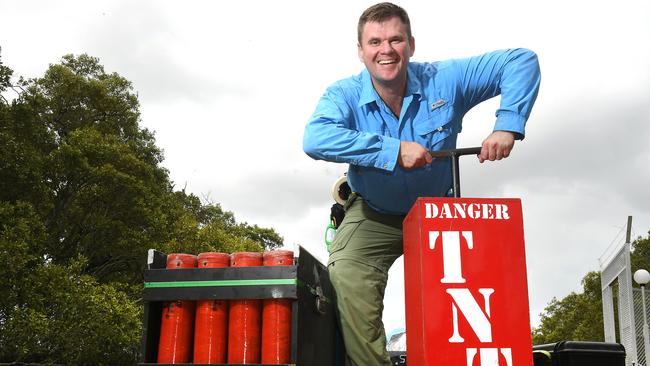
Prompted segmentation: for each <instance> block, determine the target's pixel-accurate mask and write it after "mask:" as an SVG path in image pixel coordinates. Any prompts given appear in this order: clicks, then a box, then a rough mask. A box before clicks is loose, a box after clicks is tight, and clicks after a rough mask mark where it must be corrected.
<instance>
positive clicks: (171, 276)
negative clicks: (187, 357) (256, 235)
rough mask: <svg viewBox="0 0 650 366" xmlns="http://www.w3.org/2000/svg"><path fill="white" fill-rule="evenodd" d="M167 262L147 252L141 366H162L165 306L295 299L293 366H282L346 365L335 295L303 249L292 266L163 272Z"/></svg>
mask: <svg viewBox="0 0 650 366" xmlns="http://www.w3.org/2000/svg"><path fill="white" fill-rule="evenodd" d="M166 257H167V256H166V255H165V254H164V253H162V252H159V251H156V250H150V251H149V258H148V268H149V269H147V270H146V271H145V273H144V282H145V289H144V295H143V300H144V322H143V331H142V343H141V350H142V353H141V363H140V364H139V365H161V364H158V363H156V360H157V356H158V340H159V339H160V320H161V318H162V310H163V303H164V301H173V300H205V299H220V300H234V299H270V298H288V299H294V301H293V303H292V320H291V363H290V364H286V366H289V365H297V366H339V365H343V364H344V361H343V359H344V355H345V350H344V346H343V342H342V339H341V335H340V333H339V331H338V328H337V326H336V318H335V313H334V311H335V308H334V292H333V289H332V285H331V283H330V281H329V275H328V273H327V268H325V266H324V265H323V264H321V263H320V262H319V261H318V260H317V259H316V258H314V257H313V256H312V255H311V254H310V253H309V252H308V251H307V250H305V249H304V248H302V247H299V250H298V257H297V258H296V261H295V263H296V264H295V265H293V266H268V267H236V268H235V267H228V268H200V269H199V268H190V269H173V270H167V269H165V265H166ZM188 365H189V364H188ZM221 365H224V366H225V365H226V364H221ZM249 365H250V364H249ZM256 365H258V366H264V364H256ZM229 366H233V364H229ZM269 366H270V365H269ZM276 366H277V365H276Z"/></svg>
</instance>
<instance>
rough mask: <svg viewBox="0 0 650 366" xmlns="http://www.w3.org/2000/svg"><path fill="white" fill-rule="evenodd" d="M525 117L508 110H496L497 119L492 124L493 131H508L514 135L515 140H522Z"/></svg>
mask: <svg viewBox="0 0 650 366" xmlns="http://www.w3.org/2000/svg"><path fill="white" fill-rule="evenodd" d="M525 126H526V118H525V117H522V116H520V115H518V114H517V113H513V112H510V111H499V112H497V121H496V123H495V124H494V131H509V132H513V133H514V134H515V135H516V139H517V140H523V139H524V136H525Z"/></svg>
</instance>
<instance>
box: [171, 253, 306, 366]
mask: <svg viewBox="0 0 650 366" xmlns="http://www.w3.org/2000/svg"><path fill="white" fill-rule="evenodd" d="M292 264H293V252H291V251H287V250H276V251H270V252H265V253H263V254H262V253H254V252H240V253H233V254H231V255H230V254H226V253H214V252H210V253H201V254H199V255H198V257H197V256H195V255H191V254H170V255H168V256H167V269H180V268H196V267H199V268H220V267H228V266H230V267H250V266H290V265H292ZM291 302H292V300H291V299H264V300H200V301H186V300H178V301H167V302H165V303H164V306H163V314H162V323H161V329H160V342H159V344H158V363H167V364H177V363H190V362H193V363H197V364H256V363H262V364H286V363H289V362H290V357H291Z"/></svg>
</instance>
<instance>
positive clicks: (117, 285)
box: [0, 55, 283, 365]
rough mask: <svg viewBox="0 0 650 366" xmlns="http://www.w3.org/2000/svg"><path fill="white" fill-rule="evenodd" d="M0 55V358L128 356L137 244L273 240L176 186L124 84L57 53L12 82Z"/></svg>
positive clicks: (194, 248)
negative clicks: (9, 95)
mask: <svg viewBox="0 0 650 366" xmlns="http://www.w3.org/2000/svg"><path fill="white" fill-rule="evenodd" d="M12 77H13V71H12V70H11V69H9V68H8V67H7V66H4V65H3V64H2V62H1V59H0V92H2V91H5V90H7V88H12V87H14V86H17V87H18V89H16V90H19V91H20V94H19V95H18V97H17V98H16V99H14V100H12V101H11V102H9V101H7V100H6V99H5V98H4V97H3V98H2V99H0V260H1V263H3V266H0V278H2V279H3V281H0V290H1V291H2V293H3V296H2V297H0V362H14V361H20V362H47V363H62V364H80V365H84V364H86V365H91V364H92V365H100V364H130V363H134V362H135V361H136V359H137V352H138V347H139V336H140V330H141V324H140V319H141V305H140V302H139V301H140V300H139V298H140V295H141V288H142V270H143V268H144V265H145V260H146V251H147V249H149V248H156V249H159V250H161V251H164V252H167V253H171V252H184V253H194V254H198V253H200V252H205V251H222V252H233V251H243V250H246V251H262V250H264V249H273V248H277V247H280V246H281V245H282V242H283V239H282V237H281V236H280V235H278V234H277V233H276V232H275V231H274V230H273V229H270V228H261V227H258V226H257V225H249V224H248V223H239V222H237V221H236V220H235V216H234V214H233V213H232V212H229V211H225V210H223V209H222V208H221V206H220V205H219V204H215V203H203V202H201V200H200V199H198V198H197V197H196V196H194V195H192V194H188V193H186V192H185V191H176V190H174V185H173V183H172V182H171V181H170V179H169V174H168V172H167V170H166V169H164V168H163V167H162V166H161V162H162V161H163V154H162V152H161V150H160V149H159V148H158V147H157V146H156V144H155V139H154V136H153V133H151V132H150V131H148V130H147V129H144V128H142V127H140V125H139V123H140V112H139V102H138V98H137V95H136V94H135V93H134V92H133V88H132V85H131V83H130V82H129V81H128V80H126V79H125V78H123V77H121V76H120V75H118V74H116V73H107V72H106V71H105V70H104V67H103V66H102V65H101V64H100V63H99V60H98V59H97V58H94V57H91V56H88V55H79V56H72V55H67V56H64V57H63V59H62V61H61V63H59V64H53V65H50V66H49V68H48V69H47V71H46V72H45V74H44V75H43V76H42V77H39V78H33V79H22V78H21V79H19V80H18V82H17V84H16V85H13V84H12Z"/></svg>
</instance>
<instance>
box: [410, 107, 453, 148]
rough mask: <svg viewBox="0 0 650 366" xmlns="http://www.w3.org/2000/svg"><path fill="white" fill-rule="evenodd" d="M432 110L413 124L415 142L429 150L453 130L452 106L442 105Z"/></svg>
mask: <svg viewBox="0 0 650 366" xmlns="http://www.w3.org/2000/svg"><path fill="white" fill-rule="evenodd" d="M434 112H436V113H431V114H430V115H429V116H428V117H427V118H424V119H422V120H419V121H416V122H415V123H414V124H413V132H414V133H415V136H414V137H415V140H416V142H418V143H419V144H421V145H422V146H424V147H426V148H427V149H429V150H431V149H432V148H433V146H435V145H436V144H437V143H439V142H440V141H442V140H444V139H445V138H447V137H449V136H450V135H452V134H453V133H454V131H455V123H454V114H453V108H450V107H449V106H444V107H442V108H439V109H438V110H435V111H434Z"/></svg>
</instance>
